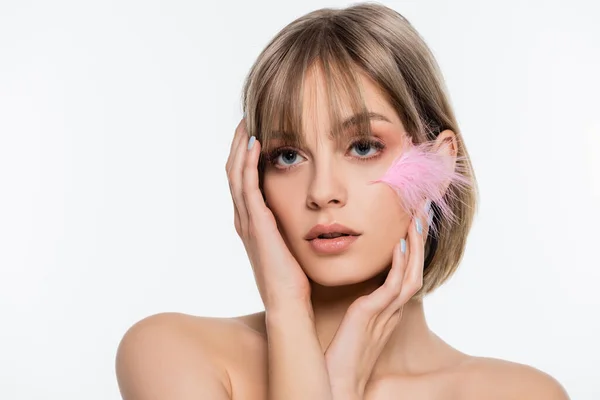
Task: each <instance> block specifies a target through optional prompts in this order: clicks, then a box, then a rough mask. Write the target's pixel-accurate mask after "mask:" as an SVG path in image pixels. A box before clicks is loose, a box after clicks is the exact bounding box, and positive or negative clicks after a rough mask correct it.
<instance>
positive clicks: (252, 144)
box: [248, 136, 256, 150]
mask: <svg viewBox="0 0 600 400" xmlns="http://www.w3.org/2000/svg"><path fill="white" fill-rule="evenodd" d="M255 141H256V138H255V137H254V136H251V137H250V141H249V142H248V150H252V147H254V142H255Z"/></svg>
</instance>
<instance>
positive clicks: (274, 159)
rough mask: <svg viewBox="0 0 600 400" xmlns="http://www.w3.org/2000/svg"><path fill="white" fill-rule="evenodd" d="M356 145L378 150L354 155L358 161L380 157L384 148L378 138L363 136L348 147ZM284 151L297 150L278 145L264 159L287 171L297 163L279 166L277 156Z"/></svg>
mask: <svg viewBox="0 0 600 400" xmlns="http://www.w3.org/2000/svg"><path fill="white" fill-rule="evenodd" d="M357 145H363V146H364V145H368V146H370V147H373V148H375V149H377V150H379V151H378V152H377V153H376V154H375V155H372V156H368V157H355V158H356V159H357V160H358V161H360V162H367V161H372V160H374V159H377V158H379V157H381V155H382V154H383V150H384V149H385V145H384V144H383V143H382V142H380V141H378V140H374V139H364V138H361V139H358V140H355V141H353V142H352V143H351V144H350V146H349V148H348V149H349V150H350V149H352V148H353V147H354V146H357ZM286 151H291V152H294V153H298V151H297V150H296V149H294V148H292V147H289V146H284V147H279V148H277V149H274V150H272V151H270V152H269V153H267V154H266V155H265V159H266V161H267V162H268V163H269V164H270V165H272V166H274V167H275V168H277V169H279V170H284V171H287V170H290V169H292V168H295V167H297V166H298V165H299V164H293V165H289V166H287V167H281V166H279V165H278V164H277V158H278V157H279V156H280V155H281V154H283V153H285V152H286Z"/></svg>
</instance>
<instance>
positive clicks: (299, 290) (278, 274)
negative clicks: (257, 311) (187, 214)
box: [225, 119, 310, 310]
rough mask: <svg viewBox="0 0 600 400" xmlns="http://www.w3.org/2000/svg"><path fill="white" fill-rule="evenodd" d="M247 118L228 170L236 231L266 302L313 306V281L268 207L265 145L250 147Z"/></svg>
mask: <svg viewBox="0 0 600 400" xmlns="http://www.w3.org/2000/svg"><path fill="white" fill-rule="evenodd" d="M248 142H249V138H248V133H247V130H246V123H245V120H244V119H242V120H241V121H240V123H239V124H238V126H237V128H236V131H235V136H234V138H233V141H232V144H231V150H230V154H229V158H228V159H227V164H226V165H225V169H226V171H227V177H228V180H229V189H230V191H231V196H232V198H233V203H234V211H235V217H234V218H235V230H236V231H237V233H238V235H239V236H240V237H241V239H242V242H243V243H244V247H245V248H246V253H248V258H249V259H250V263H251V265H252V270H253V272H254V278H255V279H256V284H257V286H258V290H259V292H260V296H261V298H262V301H263V303H264V305H265V310H269V309H273V308H274V307H275V308H277V307H280V306H283V307H285V306H287V305H288V304H290V305H297V304H298V302H300V303H302V304H301V305H310V284H309V282H308V278H307V276H306V274H305V273H304V271H303V270H302V268H301V267H300V264H298V262H297V261H296V259H295V258H294V256H293V255H292V253H291V252H290V250H289V249H288V247H287V245H286V244H285V242H284V240H283V238H282V237H281V233H280V232H279V229H278V228H277V223H276V220H275V217H274V215H273V213H272V212H271V210H270V209H269V208H268V207H267V206H266V204H265V202H264V200H263V196H262V193H261V192H260V189H259V186H258V159H259V155H260V149H261V145H260V143H259V142H258V140H256V141H255V142H254V145H253V147H252V148H251V149H250V150H248Z"/></svg>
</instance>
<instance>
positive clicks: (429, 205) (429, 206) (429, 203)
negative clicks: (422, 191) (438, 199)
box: [423, 199, 431, 214]
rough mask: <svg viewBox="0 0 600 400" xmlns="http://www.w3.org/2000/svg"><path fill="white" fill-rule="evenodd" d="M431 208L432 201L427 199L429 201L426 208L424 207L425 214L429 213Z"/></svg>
mask: <svg viewBox="0 0 600 400" xmlns="http://www.w3.org/2000/svg"><path fill="white" fill-rule="evenodd" d="M429 208H431V200H429V199H427V201H426V202H425V207H423V210H424V211H425V214H428V213H429Z"/></svg>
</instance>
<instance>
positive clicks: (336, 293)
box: [311, 274, 459, 376]
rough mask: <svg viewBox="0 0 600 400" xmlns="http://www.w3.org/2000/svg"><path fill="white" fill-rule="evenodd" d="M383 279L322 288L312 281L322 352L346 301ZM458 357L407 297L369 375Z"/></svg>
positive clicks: (429, 366)
mask: <svg viewBox="0 0 600 400" xmlns="http://www.w3.org/2000/svg"><path fill="white" fill-rule="evenodd" d="M384 280H385V274H381V275H378V276H376V277H374V278H372V279H370V280H367V281H365V282H361V283H358V284H354V285H346V286H339V287H325V286H321V285H318V284H316V283H314V282H312V291H311V297H312V304H313V312H314V318H315V328H316V331H317V336H318V338H319V342H320V344H321V347H322V349H323V352H325V351H326V349H327V347H328V346H329V344H330V343H331V341H332V339H333V337H334V336H335V333H336V331H337V329H338V327H339V325H340V323H341V322H342V319H343V317H344V315H345V313H346V310H347V309H348V307H349V306H350V304H352V302H354V300H356V299H357V298H359V297H360V296H363V295H368V294H370V293H372V292H373V291H374V290H376V289H377V288H378V287H379V286H381V284H382V283H383V281H384ZM440 355H441V356H442V357H440ZM458 356H459V352H457V351H456V350H454V349H452V348H451V347H450V346H449V345H447V344H446V343H444V342H443V341H442V340H441V339H440V338H439V337H438V336H437V335H435V334H434V333H433V332H432V331H431V330H430V329H429V327H428V325H427V321H426V319H425V311H424V308H423V302H422V301H421V300H410V301H408V302H407V303H406V304H405V305H404V308H403V311H402V318H401V320H400V322H399V323H398V325H397V326H396V328H395V330H394V332H393V333H392V335H391V337H390V339H389V341H388V342H387V344H386V346H385V347H384V349H383V351H382V353H381V354H380V356H379V358H378V361H377V364H376V365H375V367H374V369H373V375H372V376H375V375H382V376H383V375H387V374H390V373H394V374H412V373H424V372H426V371H431V370H435V369H438V368H442V367H443V366H444V365H446V364H451V363H453V362H455V361H456V359H457V357H458Z"/></svg>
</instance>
